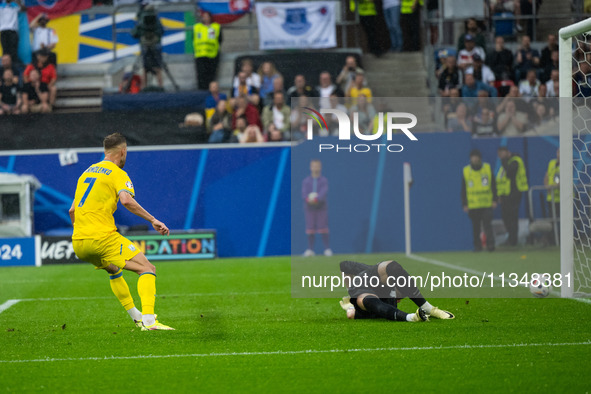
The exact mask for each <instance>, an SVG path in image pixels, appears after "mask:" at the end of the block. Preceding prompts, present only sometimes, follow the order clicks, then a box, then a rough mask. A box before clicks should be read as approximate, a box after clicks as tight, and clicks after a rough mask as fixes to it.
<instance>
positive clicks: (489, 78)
mask: <svg viewBox="0 0 591 394" xmlns="http://www.w3.org/2000/svg"><path fill="white" fill-rule="evenodd" d="M472 60H473V64H472V66H470V67H468V68H466V74H474V77H475V78H476V79H479V80H481V81H482V82H484V83H486V84H488V85H491V86H492V85H493V84H494V82H495V80H496V78H495V73H494V72H493V71H492V70H491V68H490V67H489V66H487V65H486V64H484V63H483V61H482V58H481V57H480V55H479V54H477V53H475V54H474V55H473V56H472Z"/></svg>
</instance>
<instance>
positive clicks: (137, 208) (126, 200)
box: [119, 191, 170, 235]
mask: <svg viewBox="0 0 591 394" xmlns="http://www.w3.org/2000/svg"><path fill="white" fill-rule="evenodd" d="M119 201H121V204H123V206H124V207H125V208H127V210H128V211H129V212H131V213H133V214H134V215H137V216H139V217H141V218H142V219H146V220H147V221H148V222H150V223H152V227H154V230H156V231H158V232H159V233H160V234H162V235H168V234H169V233H170V231H169V230H168V227H166V225H165V224H164V223H162V222H161V221H160V220H158V219H156V218H155V217H154V216H152V215H150V213H149V212H148V211H146V210H145V209H144V208H143V207H142V206H141V205H140V204H139V203H138V202H137V201H135V199H134V198H133V197H132V196H131V194H129V193H127V192H125V191H123V192H121V193H120V194H119Z"/></svg>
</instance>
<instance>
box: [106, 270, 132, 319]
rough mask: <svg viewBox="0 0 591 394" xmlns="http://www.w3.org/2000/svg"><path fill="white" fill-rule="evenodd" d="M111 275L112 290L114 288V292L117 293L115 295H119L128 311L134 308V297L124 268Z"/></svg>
mask: <svg viewBox="0 0 591 394" xmlns="http://www.w3.org/2000/svg"><path fill="white" fill-rule="evenodd" d="M109 277H110V278H111V280H110V282H111V290H113V293H115V296H117V298H118V299H119V301H120V302H121V305H123V308H125V310H126V311H128V310H130V309H131V308H133V307H134V305H133V298H131V293H130V292H129V286H127V282H125V279H123V270H122V269H119V271H117V272H116V273H114V274H113V275H110V276H109Z"/></svg>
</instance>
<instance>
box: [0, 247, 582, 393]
mask: <svg viewBox="0 0 591 394" xmlns="http://www.w3.org/2000/svg"><path fill="white" fill-rule="evenodd" d="M422 256H425V257H429V258H432V259H437V260H440V261H444V262H448V263H452V264H457V265H463V266H464V265H465V266H472V267H473V268H474V269H478V270H481V269H483V268H484V267H490V265H491V264H494V263H495V261H497V260H498V259H499V256H503V259H502V260H503V261H510V260H511V259H513V260H515V263H514V264H520V261H521V262H522V263H523V264H528V262H535V261H538V260H540V261H544V260H552V259H554V261H556V259H558V251H550V252H548V251H528V252H527V259H524V258H523V252H498V253H497V252H495V253H492V254H486V253H482V254H479V255H475V254H473V253H439V254H423V255H422ZM475 256H477V257H478V260H476V259H475ZM350 257H351V256H335V257H333V259H335V261H338V260H339V259H340V258H350ZM356 257H357V258H358V259H359V260H360V261H364V262H366V263H376V262H378V261H380V259H381V258H382V257H383V256H382V255H374V256H356ZM389 257H390V258H395V259H397V260H398V261H400V262H401V263H402V264H403V265H404V266H405V267H407V269H408V270H409V271H410V272H411V273H413V270H414V269H415V268H414V267H416V269H418V270H421V269H422V270H425V269H428V268H429V266H428V265H421V264H422V263H417V262H411V261H409V260H407V259H406V258H405V257H404V256H402V255H394V256H392V255H390V256H389ZM524 260H526V261H524ZM411 263H412V264H411ZM156 265H157V269H158V271H157V274H158V280H157V287H158V294H159V296H158V298H157V302H156V311H157V313H158V314H159V318H160V320H161V321H162V322H163V323H165V324H169V325H171V326H173V327H175V328H176V331H172V332H164V331H162V332H141V331H140V330H139V329H137V328H135V327H134V326H133V324H132V321H131V319H130V318H129V317H128V315H127V313H126V312H125V311H124V310H123V308H122V307H121V306H120V305H119V303H118V301H117V299H116V298H115V297H114V295H113V294H112V293H111V290H110V287H109V283H108V277H107V275H106V274H105V273H104V272H102V271H101V272H96V271H94V270H93V268H92V267H91V266H90V265H68V266H46V267H41V268H32V267H31V268H2V269H0V305H3V304H5V302H6V301H7V300H11V299H14V300H16V299H18V300H21V301H20V302H18V303H16V304H14V305H12V306H11V307H10V308H8V309H6V310H4V311H3V312H1V313H0V392H4V391H7V392H32V391H46V392H66V393H67V392H85V393H90V392H99V391H102V392H104V391H108V392H139V391H147V390H149V391H152V392H156V393H158V392H166V393H168V392H202V393H212V392H254V393H267V392H269V393H275V392H294V393H316V392H319V393H320V392H322V393H326V392H350V393H362V392H367V393H385V392H468V391H471V392H548V393H551V392H589V391H590V390H591V362H589V358H590V356H591V324H590V323H591V304H589V303H583V302H577V301H573V300H563V299H551V298H548V299H534V298H517V299H509V298H501V299H485V298H472V299H466V298H453V299H433V300H432V304H434V305H438V306H441V307H442V308H444V309H448V310H450V311H453V312H454V313H455V314H456V319H455V320H451V321H441V320H432V321H429V322H426V323H414V324H411V323H398V322H388V321H380V320H376V321H367V320H362V321H350V320H347V319H346V318H345V314H344V312H343V311H342V310H341V308H340V307H339V305H338V302H337V301H338V300H337V299H336V298H335V299H303V298H292V297H291V295H290V283H291V279H290V259H289V258H288V257H275V258H273V257H270V258H264V259H255V258H251V259H247V258H245V259H219V260H213V261H187V262H162V263H156ZM409 267H413V268H409ZM125 278H126V280H127V282H128V284H129V285H130V288H131V290H132V294H133V295H134V298H135V299H136V303H137V305H138V307H139V299H138V298H137V290H136V282H137V278H136V276H135V275H134V274H132V273H129V272H126V273H125ZM400 308H401V309H403V310H406V311H409V312H410V311H413V310H414V309H415V308H414V307H413V304H412V303H411V302H410V301H408V300H405V301H403V302H402V303H401V304H400ZM0 309H1V308H0Z"/></svg>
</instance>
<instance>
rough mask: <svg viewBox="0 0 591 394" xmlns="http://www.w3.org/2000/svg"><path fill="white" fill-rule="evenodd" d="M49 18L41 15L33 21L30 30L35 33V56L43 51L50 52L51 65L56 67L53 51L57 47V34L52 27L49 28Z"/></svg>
mask: <svg viewBox="0 0 591 394" xmlns="http://www.w3.org/2000/svg"><path fill="white" fill-rule="evenodd" d="M47 22H49V17H48V16H47V14H44V13H42V14H39V15H37V16H36V17H35V19H33V20H32V21H31V24H30V26H29V29H30V30H31V33H33V56H34V55H35V54H36V53H37V52H38V51H40V50H41V49H48V50H49V51H50V55H49V63H51V64H53V65H56V64H57V61H56V56H55V52H53V50H54V49H55V46H56V45H57V42H58V38H57V33H56V32H55V30H54V29H52V28H51V27H47Z"/></svg>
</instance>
